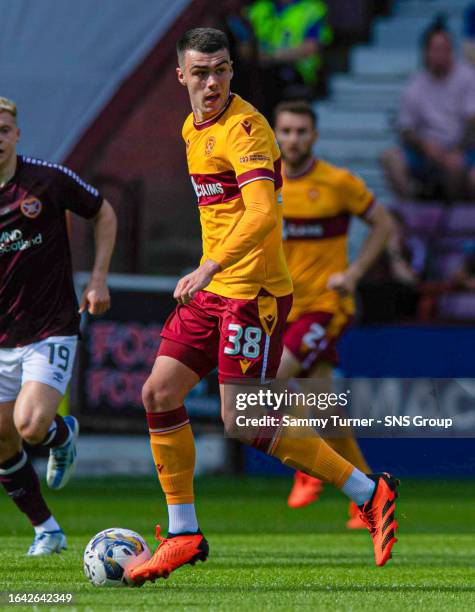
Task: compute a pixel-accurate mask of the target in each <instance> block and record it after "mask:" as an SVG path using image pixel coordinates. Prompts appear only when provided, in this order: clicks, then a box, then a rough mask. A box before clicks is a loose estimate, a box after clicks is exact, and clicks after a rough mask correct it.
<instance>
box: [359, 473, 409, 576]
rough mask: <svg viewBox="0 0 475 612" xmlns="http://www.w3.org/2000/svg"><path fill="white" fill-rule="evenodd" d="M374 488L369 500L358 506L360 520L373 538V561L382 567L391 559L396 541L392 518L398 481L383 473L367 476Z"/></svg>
mask: <svg viewBox="0 0 475 612" xmlns="http://www.w3.org/2000/svg"><path fill="white" fill-rule="evenodd" d="M368 478H371V480H374V482H375V483H376V487H375V489H374V492H373V495H372V496H371V499H370V500H369V501H367V502H366V503H364V504H363V505H362V506H360V507H359V508H360V510H361V514H360V517H361V520H362V521H363V522H364V523H365V524H366V526H367V528H368V530H369V532H370V534H371V537H372V538H373V548H374V559H375V561H376V565H378V566H382V565H384V564H385V563H386V561H388V559H390V558H391V549H392V547H393V545H394V543H395V542H397V539H396V530H397V528H398V524H397V522H396V520H395V518H394V509H395V507H396V497H397V488H398V486H399V480H397V479H396V478H394V476H391V475H390V474H387V473H386V472H384V473H383V474H368Z"/></svg>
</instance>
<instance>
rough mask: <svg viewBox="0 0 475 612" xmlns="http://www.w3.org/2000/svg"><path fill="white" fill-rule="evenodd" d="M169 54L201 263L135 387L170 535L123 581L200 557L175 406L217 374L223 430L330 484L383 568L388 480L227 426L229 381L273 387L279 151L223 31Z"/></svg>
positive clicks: (190, 465)
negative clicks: (183, 99) (185, 107)
mask: <svg viewBox="0 0 475 612" xmlns="http://www.w3.org/2000/svg"><path fill="white" fill-rule="evenodd" d="M177 52H178V63H179V66H178V68H177V76H178V80H179V82H180V83H181V84H182V85H184V86H185V87H186V88H187V90H188V94H189V97H190V102H191V107H192V113H191V114H190V116H189V117H188V118H187V120H186V121H185V124H184V127H183V138H184V141H185V145H186V150H187V159H188V169H189V173H190V177H191V182H192V184H193V187H194V190H195V192H196V197H197V203H198V209H199V213H200V220H201V227H202V235H203V257H202V260H201V264H200V266H199V267H198V268H197V269H196V270H194V271H193V272H191V274H188V275H186V276H185V277H183V278H182V279H180V280H179V281H178V283H177V286H176V288H175V292H174V297H175V298H176V300H177V301H178V306H177V307H176V309H175V310H174V312H173V313H172V314H171V315H170V317H169V318H168V320H167V321H166V323H165V325H164V328H163V331H162V341H161V343H160V347H159V352H158V356H157V359H156V362H155V365H154V367H153V370H152V372H151V374H150V377H149V378H148V380H147V381H146V383H145V385H144V388H143V395H142V396H143V402H144V405H145V410H146V416H147V422H148V426H149V432H150V443H151V450H152V455H153V458H154V462H155V465H156V468H157V473H158V478H159V480H160V484H161V486H162V489H163V491H164V493H165V497H166V501H167V506H168V517H169V525H168V537H167V538H161V537H160V536H159V534H158V533H157V537H158V539H159V540H160V545H159V547H158V548H157V550H156V551H155V553H154V555H153V556H152V558H151V559H150V560H149V561H147V562H146V563H144V564H142V565H140V566H138V567H137V568H135V569H134V570H132V572H131V577H132V579H133V580H134V581H135V582H136V583H137V584H141V583H143V582H144V581H145V580H154V579H155V578H159V577H162V578H166V577H167V576H168V575H169V574H170V573H171V572H172V571H174V570H176V569H177V568H179V567H180V566H182V565H184V564H186V563H190V564H193V563H195V562H196V561H197V560H202V561H204V560H206V558H207V556H208V550H209V549H208V543H207V541H206V539H205V538H204V536H203V534H202V533H201V531H200V530H199V527H198V521H197V517H196V512H195V506H194V493H193V472H194V466H195V447H194V440H193V434H192V431H191V427H190V423H189V419H188V416H187V412H186V408H185V406H184V400H185V397H186V396H187V394H188V393H189V391H190V390H191V389H192V388H193V387H194V386H195V385H196V384H197V383H198V382H199V381H200V379H201V378H202V377H203V376H206V375H207V374H208V373H209V372H210V371H211V370H213V369H214V368H215V367H216V366H217V367H218V376H219V382H220V391H221V403H222V417H223V420H224V423H225V426H226V428H227V430H228V432H231V433H234V434H235V435H237V437H238V438H239V439H240V440H241V441H243V442H245V443H247V444H252V445H253V446H254V447H255V448H257V449H259V450H261V451H263V452H265V453H268V454H271V455H273V456H275V457H278V458H279V459H280V460H281V461H282V462H283V463H284V464H287V465H292V466H293V467H297V468H298V469H301V470H303V471H305V472H306V473H308V474H310V475H312V476H316V477H318V478H321V479H322V480H325V481H328V482H330V483H332V484H334V485H335V486H336V487H338V488H340V489H341V490H342V491H343V492H344V493H345V494H347V495H348V497H350V499H353V500H354V501H355V502H356V503H358V505H359V506H360V509H361V512H362V514H363V515H364V516H365V517H366V520H367V524H368V526H369V527H370V529H371V535H372V539H373V546H374V551H375V559H376V563H377V565H384V564H385V563H386V561H387V560H388V559H389V557H390V551H391V548H392V545H393V544H394V542H395V541H396V537H395V532H396V528H397V523H396V521H395V520H394V505H395V498H396V488H397V480H396V479H394V478H393V477H392V476H390V475H388V474H383V475H375V476H372V477H368V476H366V475H365V474H363V473H362V472H361V471H360V470H358V469H356V468H355V467H354V466H353V465H352V464H351V463H349V462H348V461H346V460H345V459H343V458H342V457H340V456H339V455H338V454H337V453H336V452H335V451H334V450H333V449H332V448H331V447H330V446H328V445H327V444H326V443H325V442H324V441H323V440H322V439H321V438H320V437H319V436H317V435H316V433H315V432H314V431H313V429H312V428H310V427H307V428H305V427H303V428H293V429H294V430H293V431H287V430H291V429H292V428H291V427H289V428H288V427H282V426H281V422H280V421H279V419H277V423H275V424H273V425H272V426H266V427H259V426H257V427H251V426H250V427H247V428H240V429H239V428H238V427H237V423H236V420H235V412H234V413H233V410H234V409H235V406H234V405H233V395H232V393H231V394H230V393H229V390H230V387H231V388H232V385H231V384H230V383H229V381H235V380H236V379H238V380H241V382H245V381H249V380H250V379H259V380H260V381H262V382H265V381H268V380H271V379H272V378H275V376H276V374H277V369H278V366H279V362H280V357H281V354H282V348H283V334H284V328H285V323H286V320H287V315H288V313H289V311H290V307H291V304H292V283H291V280H290V276H289V272H288V269H287V265H286V263H285V257H284V253H283V247H282V206H281V197H280V192H281V187H282V176H281V170H280V152H279V149H278V147H277V145H276V141H275V136H274V134H273V132H272V130H271V128H270V126H269V124H268V123H267V121H266V120H265V119H264V117H263V116H262V115H261V114H260V113H258V112H257V111H256V110H255V109H254V108H253V107H252V106H251V105H250V104H248V103H247V102H245V101H244V100H243V99H242V98H240V97H239V96H238V95H235V94H232V93H231V92H230V82H231V78H232V75H233V67H232V62H231V59H230V56H229V44H228V41H227V39H226V36H225V35H224V34H223V33H222V32H221V31H219V30H214V29H211V28H196V29H193V30H190V31H188V32H186V33H185V34H184V35H183V36H182V38H181V39H180V40H179V41H178V44H177ZM226 382H228V384H227V385H225V383H226ZM225 391H226V393H225ZM229 398H231V399H230V400H229ZM233 419H234V420H233ZM296 429H297V431H296ZM284 430H285V431H284ZM388 512H389V514H388ZM388 519H390V520H388Z"/></svg>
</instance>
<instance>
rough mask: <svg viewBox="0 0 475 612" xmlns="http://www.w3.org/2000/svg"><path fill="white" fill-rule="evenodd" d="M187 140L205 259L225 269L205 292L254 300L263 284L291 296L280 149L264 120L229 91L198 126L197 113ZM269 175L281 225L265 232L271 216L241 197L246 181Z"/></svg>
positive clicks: (185, 131) (186, 127) (185, 133)
mask: <svg viewBox="0 0 475 612" xmlns="http://www.w3.org/2000/svg"><path fill="white" fill-rule="evenodd" d="M183 138H184V140H185V143H186V152H187V159H188V169H189V172H190V177H191V182H192V184H193V187H194V190H195V192H196V196H197V198H198V207H199V211H200V221H201V230H202V238H203V257H202V259H201V262H204V261H205V260H206V259H213V260H214V261H216V262H218V263H219V264H221V266H222V268H223V270H222V271H221V272H218V273H217V274H216V275H215V276H214V278H213V280H212V281H211V283H210V284H209V285H208V286H207V287H206V291H211V292H212V293H216V294H218V295H222V296H225V297H230V298H236V299H241V298H243V299H251V298H254V297H255V296H256V295H257V294H258V293H259V291H260V290H261V289H265V290H266V291H268V292H269V293H271V294H272V295H274V296H282V295H288V294H289V293H291V292H292V282H291V280H290V275H289V271H288V268H287V264H286V262H285V257H284V252H283V247H282V204H281V193H280V190H281V187H282V175H281V161H280V152H279V148H278V146H277V143H276V140H275V136H274V133H273V132H272V130H271V128H270V126H269V124H268V123H267V121H266V119H265V118H264V117H263V116H262V115H261V114H260V113H259V112H257V111H256V110H255V109H254V107H253V106H251V105H250V104H249V103H248V102H246V101H244V100H243V99H242V98H240V97H239V96H238V95H235V94H231V95H230V97H229V99H228V102H227V104H226V106H225V107H224V108H223V110H222V111H221V112H220V113H219V114H218V115H216V116H215V117H213V118H211V119H209V120H208V121H205V122H202V123H196V122H195V120H194V117H193V113H191V114H190V115H189V116H188V118H187V119H186V121H185V124H184V126H183ZM263 180H265V181H271V182H272V184H273V190H271V193H272V194H273V198H274V201H273V203H272V204H273V206H275V209H274V210H272V211H271V212H272V214H273V215H274V213H275V218H276V219H277V223H275V225H274V227H273V228H272V229H271V230H270V231H268V230H264V229H262V228H263V226H264V222H265V221H266V218H265V215H264V214H261V212H262V211H259V210H257V211H256V212H253V211H251V210H248V211H246V207H245V204H244V200H243V198H242V194H241V189H243V188H244V187H245V186H246V185H249V184H250V183H252V182H254V181H263ZM257 208H258V205H257ZM245 212H246V216H247V218H246V219H245V221H246V226H245V227H246V228H247V229H246V232H248V233H251V234H254V238H255V239H256V240H255V241H254V242H255V244H254V245H253V246H251V247H246V240H245V239H244V237H243V240H241V239H240V238H241V236H240V232H242V224H241V227H240V226H239V225H238V224H239V221H240V220H241V218H242V217H243V215H244V213H245ZM253 214H255V223H254V217H253V216H252V215H253ZM249 221H251V223H249ZM260 228H261V229H262V237H261V238H259V236H260V234H259V232H260V231H261V229H260ZM240 245H241V246H242V248H240ZM236 253H237V257H236Z"/></svg>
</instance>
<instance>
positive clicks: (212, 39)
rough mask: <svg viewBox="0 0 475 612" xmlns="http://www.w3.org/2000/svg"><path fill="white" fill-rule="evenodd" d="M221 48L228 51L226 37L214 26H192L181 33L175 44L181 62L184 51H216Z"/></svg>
mask: <svg viewBox="0 0 475 612" xmlns="http://www.w3.org/2000/svg"><path fill="white" fill-rule="evenodd" d="M221 49H227V50H228V51H229V41H228V37H227V36H226V34H225V33H224V32H222V31H221V30H216V29H215V28H193V29H192V30H188V31H187V32H185V33H184V34H183V36H182V37H181V38H180V39H179V41H178V42H177V44H176V52H177V55H178V61H179V62H180V63H182V60H183V55H184V53H185V51H189V50H193V51H200V52H201V53H216V51H220V50H221Z"/></svg>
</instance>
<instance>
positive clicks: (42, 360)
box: [0, 336, 78, 403]
mask: <svg viewBox="0 0 475 612" xmlns="http://www.w3.org/2000/svg"><path fill="white" fill-rule="evenodd" d="M77 341H78V338H77V336H50V337H49V338H45V339H44V340H40V341H39V342H34V343H32V344H27V345H26V346H20V347H16V348H0V403H2V402H11V401H13V400H15V399H16V397H17V395H18V394H19V393H20V389H21V387H22V386H23V385H24V384H25V383H26V382H28V381H36V382H41V383H44V384H45V385H49V386H50V387H53V388H54V389H56V390H57V391H59V392H60V393H61V395H64V394H65V392H66V387H67V386H68V383H69V381H70V379H71V374H72V371H73V365H74V357H75V355H76V346H77Z"/></svg>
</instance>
